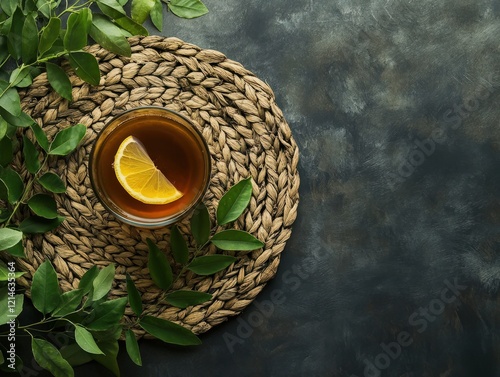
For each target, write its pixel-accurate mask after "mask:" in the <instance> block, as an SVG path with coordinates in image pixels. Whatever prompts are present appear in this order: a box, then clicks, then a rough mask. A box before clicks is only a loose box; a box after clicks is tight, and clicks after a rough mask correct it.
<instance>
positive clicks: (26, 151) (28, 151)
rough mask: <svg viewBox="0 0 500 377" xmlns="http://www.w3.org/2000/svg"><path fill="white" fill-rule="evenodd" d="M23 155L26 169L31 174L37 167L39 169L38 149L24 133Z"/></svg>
mask: <svg viewBox="0 0 500 377" xmlns="http://www.w3.org/2000/svg"><path fill="white" fill-rule="evenodd" d="M23 155H24V162H25V165H26V169H28V171H29V172H30V173H31V174H35V173H36V172H37V171H38V169H40V161H39V159H38V151H37V150H36V148H35V145H34V144H33V142H32V141H31V140H30V139H29V138H28V137H27V136H26V135H23Z"/></svg>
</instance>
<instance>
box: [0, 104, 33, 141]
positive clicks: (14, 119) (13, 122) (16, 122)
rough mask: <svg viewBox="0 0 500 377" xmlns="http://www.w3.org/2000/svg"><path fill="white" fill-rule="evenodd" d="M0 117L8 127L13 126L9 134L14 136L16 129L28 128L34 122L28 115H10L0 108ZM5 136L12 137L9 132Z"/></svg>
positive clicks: (22, 113)
mask: <svg viewBox="0 0 500 377" xmlns="http://www.w3.org/2000/svg"><path fill="white" fill-rule="evenodd" d="M0 115H1V116H2V118H4V119H5V120H6V121H7V123H9V125H10V126H13V127H11V128H10V130H11V133H13V134H15V131H16V127H29V126H30V125H31V124H32V123H33V122H34V120H33V119H32V118H31V117H30V116H29V115H28V114H26V113H24V112H22V111H21V113H20V114H19V115H12V114H11V113H9V112H8V111H6V110H5V109H3V108H1V107H0ZM12 131H14V132H12ZM7 135H9V136H13V135H11V134H10V133H9V132H7Z"/></svg>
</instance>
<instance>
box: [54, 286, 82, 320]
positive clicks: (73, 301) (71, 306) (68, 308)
mask: <svg viewBox="0 0 500 377" xmlns="http://www.w3.org/2000/svg"><path fill="white" fill-rule="evenodd" d="M83 295H84V292H83V290H81V289H73V290H72V291H68V292H64V293H63V294H62V295H61V302H60V304H59V306H58V307H57V308H55V309H54V311H53V312H52V316H53V317H64V316H66V315H68V314H69V313H72V312H74V311H75V310H76V308H78V305H80V304H81V302H82V298H83Z"/></svg>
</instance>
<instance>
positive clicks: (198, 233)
mask: <svg viewBox="0 0 500 377" xmlns="http://www.w3.org/2000/svg"><path fill="white" fill-rule="evenodd" d="M210 228H211V224H210V214H209V213H208V209H207V207H206V206H205V204H203V203H201V204H200V205H198V206H197V207H196V208H195V210H194V213H193V216H191V233H192V234H193V237H194V239H195V241H196V244H197V245H198V246H203V245H205V243H207V241H208V238H209V237H210Z"/></svg>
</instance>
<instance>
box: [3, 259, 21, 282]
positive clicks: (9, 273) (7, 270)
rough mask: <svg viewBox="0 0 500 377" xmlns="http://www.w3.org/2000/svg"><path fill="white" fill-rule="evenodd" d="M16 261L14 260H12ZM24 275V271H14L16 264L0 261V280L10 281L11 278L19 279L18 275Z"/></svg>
mask: <svg viewBox="0 0 500 377" xmlns="http://www.w3.org/2000/svg"><path fill="white" fill-rule="evenodd" d="M10 263H14V262H10ZM23 275H24V272H21V271H17V272H16V271H14V266H9V267H7V265H6V264H5V263H4V262H2V261H0V281H8V280H9V279H10V278H12V277H13V278H14V279H17V278H18V277H21V276H23Z"/></svg>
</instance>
